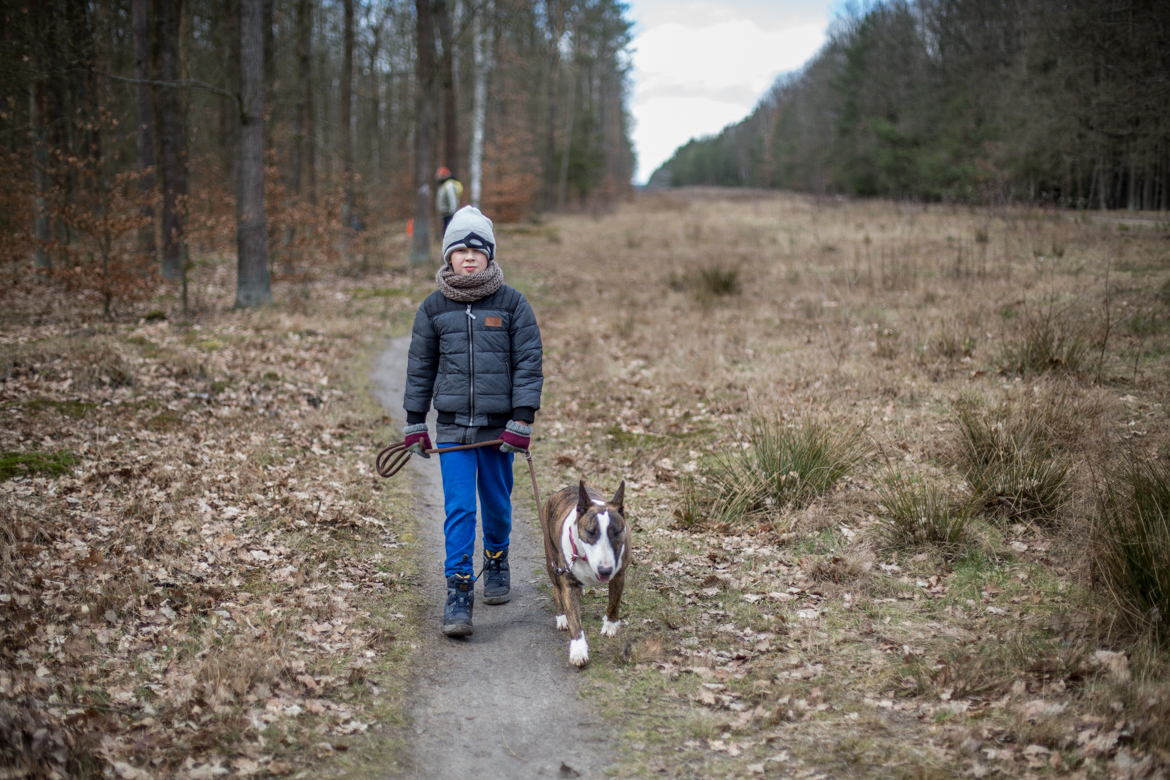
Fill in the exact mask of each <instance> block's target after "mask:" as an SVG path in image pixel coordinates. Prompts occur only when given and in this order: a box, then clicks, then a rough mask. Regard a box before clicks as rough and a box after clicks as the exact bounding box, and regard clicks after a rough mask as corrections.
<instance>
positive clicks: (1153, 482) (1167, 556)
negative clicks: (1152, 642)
mask: <svg viewBox="0 0 1170 780" xmlns="http://www.w3.org/2000/svg"><path fill="white" fill-rule="evenodd" d="M1098 503H1099V512H1098V515H1099V517H1098V522H1097V525H1096V534H1095V536H1096V539H1095V540H1094V541H1095V542H1096V544H1095V553H1096V555H1095V558H1096V564H1097V565H1096V569H1097V571H1098V572H1099V576H1100V579H1101V582H1102V583H1103V585H1104V587H1105V588H1106V590H1107V591H1108V593H1109V595H1110V596H1111V597H1112V598H1113V600H1114V602H1115V603H1116V605H1117V608H1118V611H1119V613H1120V614H1121V615H1122V617H1123V619H1124V620H1125V621H1126V623H1128V627H1129V628H1131V629H1133V630H1135V631H1139V632H1143V631H1151V632H1153V633H1154V634H1155V635H1156V636H1158V638H1159V639H1160V640H1162V641H1166V640H1170V620H1168V618H1170V567H1167V565H1166V562H1167V561H1170V466H1168V465H1167V464H1166V463H1164V462H1159V461H1155V460H1149V459H1146V458H1139V457H1134V458H1132V459H1131V460H1130V461H1129V462H1127V463H1126V464H1125V465H1124V466H1123V467H1122V468H1121V469H1119V470H1118V472H1117V473H1114V474H1111V475H1109V476H1107V477H1106V480H1105V486H1104V490H1103V491H1102V492H1101V494H1100V496H1099V499H1098Z"/></svg>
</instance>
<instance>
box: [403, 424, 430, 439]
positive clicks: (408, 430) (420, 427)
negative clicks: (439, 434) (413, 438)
mask: <svg viewBox="0 0 1170 780" xmlns="http://www.w3.org/2000/svg"><path fill="white" fill-rule="evenodd" d="M426 432H427V424H426V423H425V422H424V423H415V424H414V425H408V426H406V427H405V428H403V429H402V435H403V436H409V435H410V434H412V433H426Z"/></svg>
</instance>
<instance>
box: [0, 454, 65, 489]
mask: <svg viewBox="0 0 1170 780" xmlns="http://www.w3.org/2000/svg"><path fill="white" fill-rule="evenodd" d="M75 463H77V457H76V456H75V455H74V454H73V453H71V452H67V451H65V450H59V451H58V452H4V453H0V482H7V481H8V480H10V479H12V478H13V477H26V476H29V477H31V476H35V475H37V474H43V475H45V476H48V477H59V476H61V475H63V474H68V473H69V472H70V471H71V470H72V469H73V466H74V464H75Z"/></svg>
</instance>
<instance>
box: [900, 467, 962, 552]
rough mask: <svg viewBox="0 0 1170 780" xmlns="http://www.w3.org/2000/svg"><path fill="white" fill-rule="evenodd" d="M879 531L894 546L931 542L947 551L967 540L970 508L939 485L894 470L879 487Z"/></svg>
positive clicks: (953, 550) (956, 547)
mask: <svg viewBox="0 0 1170 780" xmlns="http://www.w3.org/2000/svg"><path fill="white" fill-rule="evenodd" d="M878 500H879V502H880V503H881V509H882V515H881V521H882V534H883V536H884V537H885V539H886V541H887V542H888V543H889V544H890V545H891V546H893V547H917V546H921V545H933V546H936V547H939V548H940V549H942V551H943V552H944V553H946V554H950V555H954V554H957V553H958V552H960V551H961V549H962V548H963V546H964V544H965V543H966V542H967V541H968V536H969V526H970V524H971V515H972V508H971V504H970V503H969V502H963V501H958V500H955V499H954V498H953V497H952V496H951V495H950V494H949V493H947V491H946V490H945V489H944V488H943V487H942V486H940V485H938V484H935V483H934V482H927V481H923V480H922V479H919V478H916V477H914V476H909V475H905V474H900V473H896V474H894V475H892V476H891V477H890V478H889V479H888V480H886V482H885V484H884V485H882V486H881V487H880V488H879V489H878Z"/></svg>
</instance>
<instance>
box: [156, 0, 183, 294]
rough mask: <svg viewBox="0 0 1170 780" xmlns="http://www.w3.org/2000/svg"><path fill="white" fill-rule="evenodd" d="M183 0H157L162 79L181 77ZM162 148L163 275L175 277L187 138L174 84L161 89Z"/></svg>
mask: <svg viewBox="0 0 1170 780" xmlns="http://www.w3.org/2000/svg"><path fill="white" fill-rule="evenodd" d="M182 11H183V9H182V0H155V6H154V19H155V24H156V26H157V30H158V37H157V40H158V72H159V78H160V80H162V81H164V82H169V83H173V82H176V81H178V80H179V31H180V23H181V20H182ZM158 120H159V151H160V154H161V157H162V165H161V173H162V187H163V214H162V227H163V263H162V269H163V276H164V277H165V278H167V279H176V278H177V277H178V276H179V275H180V274H181V273H182V271H183V228H184V214H183V212H184V209H185V204H184V201H185V200H186V197H187V141H186V121H185V117H184V116H183V100H182V96H181V95H180V94H179V89H178V88H177V87H174V86H165V87H161V88H160V89H159V92H158Z"/></svg>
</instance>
